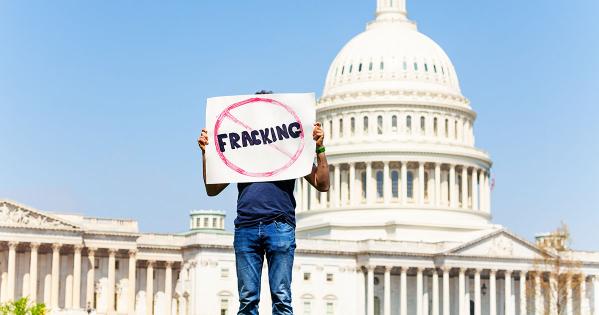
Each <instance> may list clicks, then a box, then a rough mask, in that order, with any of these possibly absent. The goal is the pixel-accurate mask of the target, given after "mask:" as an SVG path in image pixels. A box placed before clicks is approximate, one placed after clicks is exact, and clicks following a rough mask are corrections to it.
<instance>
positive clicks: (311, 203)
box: [307, 185, 320, 210]
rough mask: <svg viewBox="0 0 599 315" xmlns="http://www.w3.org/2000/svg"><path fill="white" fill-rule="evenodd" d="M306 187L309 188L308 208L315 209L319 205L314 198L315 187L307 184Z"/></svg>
mask: <svg viewBox="0 0 599 315" xmlns="http://www.w3.org/2000/svg"><path fill="white" fill-rule="evenodd" d="M307 186H308V189H309V190H310V210H312V209H317V208H318V206H320V205H319V204H317V201H318V199H316V193H317V192H316V188H314V187H312V186H311V185H307Z"/></svg>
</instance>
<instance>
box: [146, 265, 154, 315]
mask: <svg viewBox="0 0 599 315" xmlns="http://www.w3.org/2000/svg"><path fill="white" fill-rule="evenodd" d="M153 306H154V261H151V260H150V261H148V268H147V269H146V314H147V315H152V313H153V309H152V308H153Z"/></svg>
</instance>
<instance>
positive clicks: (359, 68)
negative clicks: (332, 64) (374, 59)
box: [358, 63, 362, 72]
mask: <svg viewBox="0 0 599 315" xmlns="http://www.w3.org/2000/svg"><path fill="white" fill-rule="evenodd" d="M358 72H362V64H361V63H360V65H359V66H358Z"/></svg>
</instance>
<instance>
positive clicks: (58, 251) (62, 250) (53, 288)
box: [0, 241, 176, 314]
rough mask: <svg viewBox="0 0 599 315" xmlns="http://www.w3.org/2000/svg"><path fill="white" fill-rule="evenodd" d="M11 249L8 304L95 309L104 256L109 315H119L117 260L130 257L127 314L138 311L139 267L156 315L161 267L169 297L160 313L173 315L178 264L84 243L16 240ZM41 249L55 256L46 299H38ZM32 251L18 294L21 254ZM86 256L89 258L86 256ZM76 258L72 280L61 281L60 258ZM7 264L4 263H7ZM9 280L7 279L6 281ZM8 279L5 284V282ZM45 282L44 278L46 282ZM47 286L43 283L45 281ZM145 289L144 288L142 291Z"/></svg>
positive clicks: (4, 290) (5, 291)
mask: <svg viewBox="0 0 599 315" xmlns="http://www.w3.org/2000/svg"><path fill="white" fill-rule="evenodd" d="M6 246H7V248H8V257H7V262H6V265H7V270H6V274H5V275H3V277H2V278H3V279H2V280H3V281H2V286H1V287H0V289H1V290H0V301H1V302H6V301H11V300H16V299H18V298H20V297H28V298H29V299H30V300H32V301H38V302H42V301H43V302H44V303H46V305H47V306H48V307H49V308H50V309H75V310H77V309H95V308H96V306H97V305H96V304H97V301H96V291H97V290H96V289H97V287H96V285H97V280H98V279H97V276H96V274H95V273H96V270H97V269H98V266H97V265H96V264H97V263H98V260H97V259H98V258H99V256H98V255H97V254H98V253H101V254H102V257H104V258H105V257H106V256H107V258H108V270H107V273H108V277H107V278H108V285H107V289H108V292H107V295H106V296H107V300H108V303H107V305H106V313H107V314H113V313H115V312H116V309H117V306H116V293H115V290H116V287H117V286H116V280H117V279H116V269H117V267H116V265H117V257H118V258H125V257H127V256H126V255H128V276H127V279H128V281H127V283H128V284H127V287H126V290H127V291H126V292H127V303H126V312H127V313H128V314H133V313H134V311H135V308H136V296H137V290H136V275H137V271H138V268H139V267H141V268H145V269H146V277H147V278H146V281H145V283H146V288H145V292H146V293H147V294H146V301H145V302H146V303H145V309H146V314H153V310H154V300H153V299H154V293H153V292H154V282H155V280H154V269H155V268H156V267H157V266H158V265H159V264H160V267H161V268H164V269H165V280H164V294H165V300H166V305H165V312H164V313H160V314H170V313H171V300H172V296H173V284H172V283H173V267H174V266H175V263H176V262H174V261H154V260H143V261H141V260H140V261H139V262H138V259H137V250H135V249H133V250H126V249H122V250H119V249H116V248H104V249H98V248H94V247H84V246H83V245H82V244H59V243H51V244H49V243H38V242H31V243H19V242H15V241H10V242H6ZM40 250H43V251H44V252H45V253H46V254H47V253H48V251H49V252H50V253H51V273H50V277H51V280H50V286H49V292H48V291H47V290H46V288H45V286H44V284H42V286H44V290H42V292H44V294H43V295H44V297H38V296H37V293H38V285H39V283H40V282H42V281H40V279H38V276H39V272H38V261H39V258H38V257H39V254H40ZM18 251H19V252H23V251H29V252H30V255H29V276H28V279H29V281H28V283H23V285H22V292H16V281H17V270H16V266H17V264H23V263H27V262H22V261H18V259H17V252H18ZM82 254H85V255H86V256H83V255H82ZM65 255H72V257H73V264H72V267H73V269H72V280H67V281H64V282H61V275H60V270H61V268H60V265H61V264H60V259H61V256H65ZM4 263H5V262H0V264H4ZM83 263H87V267H88V268H87V274H85V275H84V274H83V273H82V264H83ZM82 276H84V277H86V278H84V280H85V285H86V286H85V291H83V290H82V288H81V283H82V281H81V280H82V279H81V277H82ZM5 279H6V280H5ZM4 280H5V281H4ZM42 280H43V279H42ZM42 283H43V282H42ZM140 289H143V288H140ZM61 292H64V300H63V301H60V296H61ZM83 292H85V301H83V300H82V296H81V295H82V293H83ZM148 292H150V293H148Z"/></svg>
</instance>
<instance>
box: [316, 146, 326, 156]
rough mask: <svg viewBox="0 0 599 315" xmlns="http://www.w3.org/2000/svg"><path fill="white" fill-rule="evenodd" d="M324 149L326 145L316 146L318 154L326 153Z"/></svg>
mask: <svg viewBox="0 0 599 315" xmlns="http://www.w3.org/2000/svg"><path fill="white" fill-rule="evenodd" d="M324 151H325V148H324V147H319V148H316V154H320V153H324Z"/></svg>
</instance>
